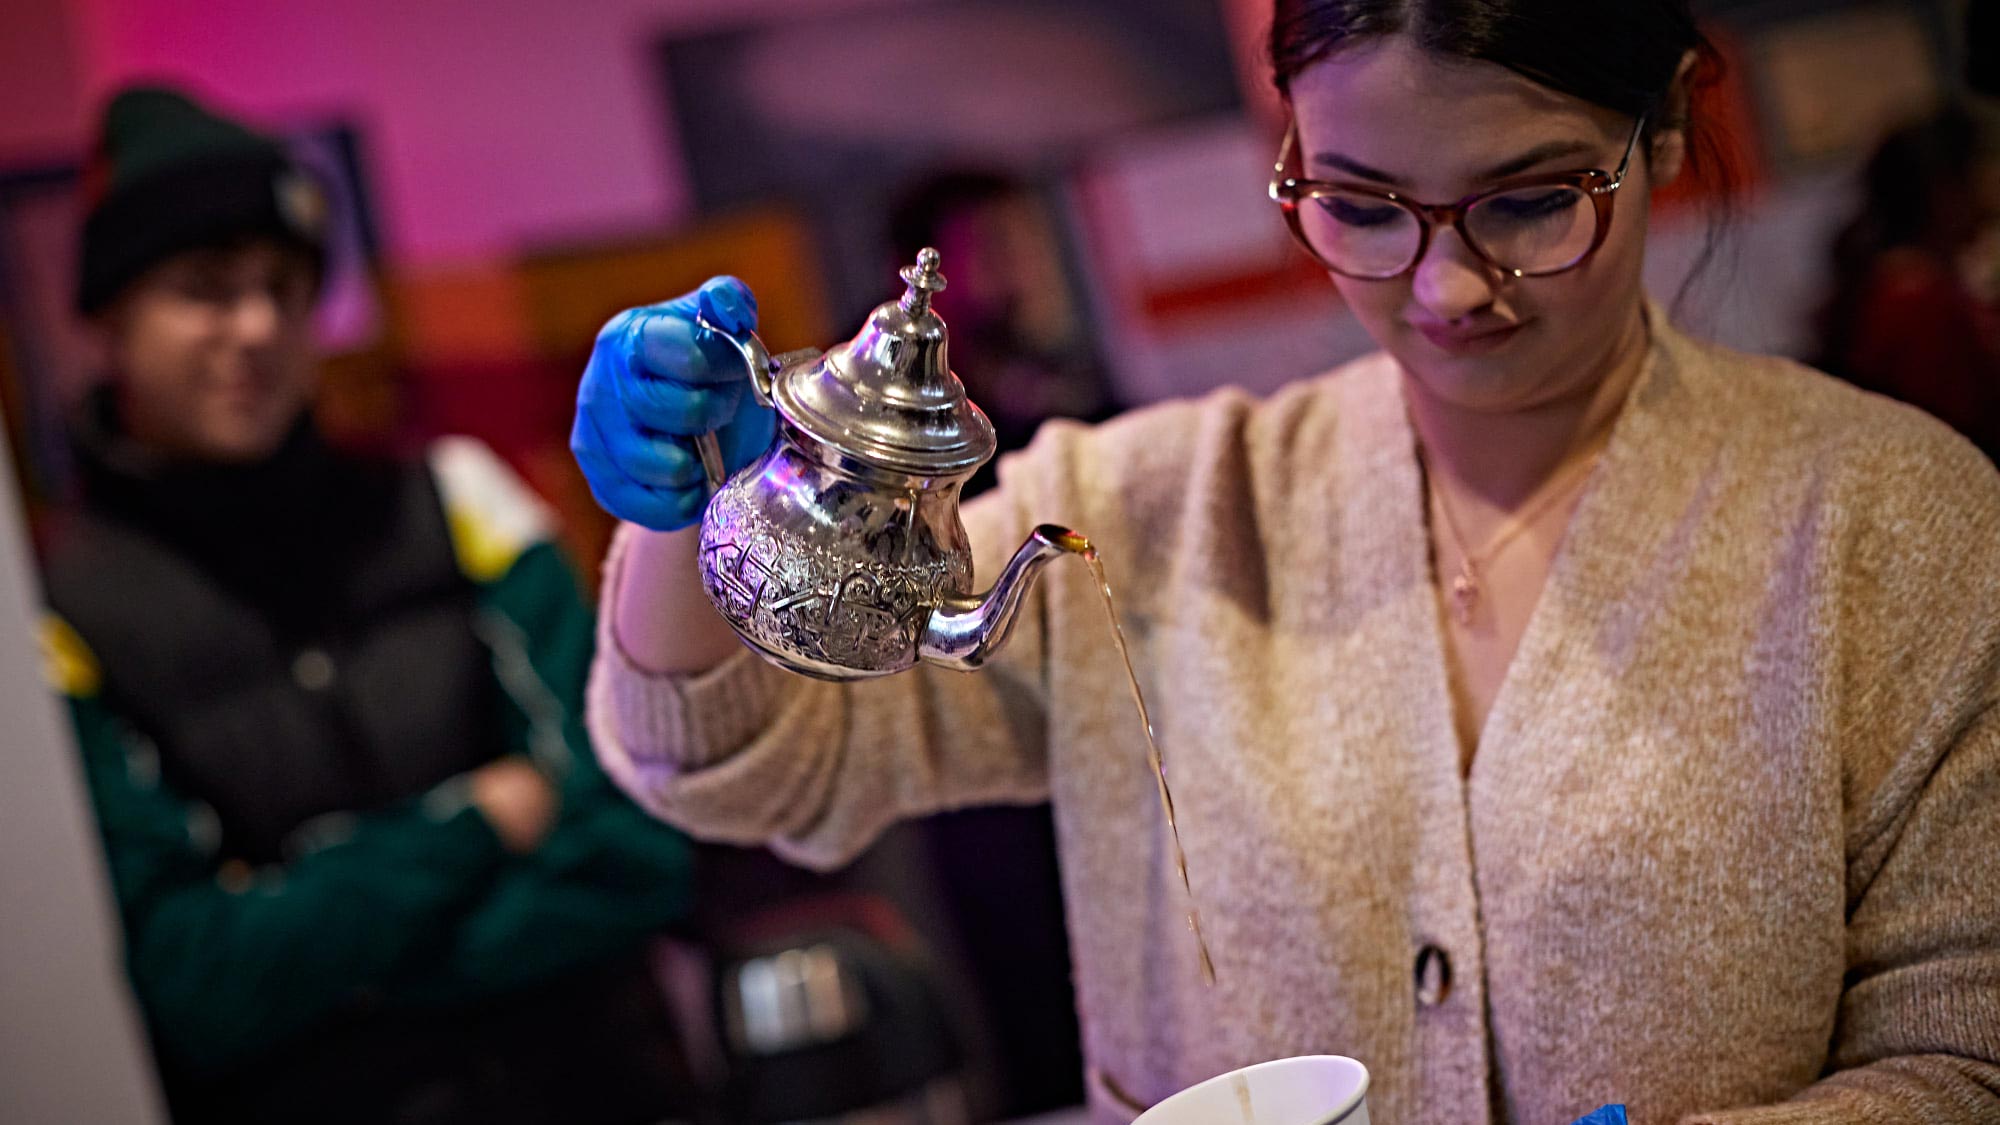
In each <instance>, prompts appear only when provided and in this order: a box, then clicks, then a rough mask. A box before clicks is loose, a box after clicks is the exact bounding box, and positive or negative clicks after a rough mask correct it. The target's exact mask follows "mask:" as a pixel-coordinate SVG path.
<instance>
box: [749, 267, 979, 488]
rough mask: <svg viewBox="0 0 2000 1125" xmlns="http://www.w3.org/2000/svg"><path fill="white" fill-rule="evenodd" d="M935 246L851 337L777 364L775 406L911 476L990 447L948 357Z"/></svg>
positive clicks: (929, 473)
mask: <svg viewBox="0 0 2000 1125" xmlns="http://www.w3.org/2000/svg"><path fill="white" fill-rule="evenodd" d="M939 261H940V257H939V255H938V252H937V251H936V250H932V249H928V248H926V249H924V250H923V251H921V252H920V253H918V254H917V264H916V265H914V266H907V267H905V268H904V269H903V271H902V277H903V280H904V281H905V282H907V283H909V289H908V290H907V291H906V292H905V293H904V294H903V296H902V299H901V300H897V301H890V302H888V303H886V304H883V305H879V306H877V307H876V309H875V311H874V312H873V313H872V314H870V316H869V317H868V323H867V325H866V326H864V327H863V328H862V329H861V332H860V333H859V334H858V335H856V336H855V337H854V338H853V339H852V340H849V341H848V342H846V343H844V344H841V345H839V346H838V347H836V348H834V349H833V350H832V351H829V352H828V353H826V355H825V356H823V357H821V358H820V359H819V360H818V361H817V362H815V363H810V364H805V365H802V366H799V367H796V368H792V369H789V370H786V371H781V372H779V374H778V376H777V377H776V380H775V385H774V386H773V388H772V398H773V399H774V400H775V401H776V403H777V407H778V409H779V410H780V411H781V412H782V413H783V414H784V415H785V417H786V418H787V419H789V420H790V421H791V422H792V424H793V425H795V426H797V427H798V428H800V429H801V430H804V431H805V432H806V433H807V434H808V435H809V436H811V437H812V438H814V439H815V440H817V441H819V442H821V443H823V444H825V445H828V446H831V447H833V448H834V449H837V450H840V451H841V452H843V453H846V454H848V455H849V456H852V457H854V458H856V459H857V460H861V461H864V462H868V463H870V464H875V465H880V466H881V467H883V468H886V469H891V470H894V471H897V472H902V473H908V474H910V475H912V476H923V477H952V476H962V475H970V474H971V473H972V471H973V470H975V469H977V468H978V467H979V466H980V465H982V464H984V463H985V462H986V459H987V458H989V457H991V456H993V450H994V448H995V442H994V437H993V424H992V423H991V422H989V421H987V419H986V415H985V414H983V413H981V411H980V409H979V408H978V407H977V406H974V405H973V404H972V400H970V399H968V398H966V397H965V386H964V384H962V383H960V382H959V381H958V376H956V375H953V374H952V373H951V369H950V367H949V366H948V365H947V363H946V361H945V325H944V321H943V320H942V319H941V318H939V316H938V315H937V313H936V312H934V311H932V310H931V294H933V293H936V292H938V291H939V290H941V289H943V288H944V287H945V279H944V275H943V274H941V273H939V272H938V265H939Z"/></svg>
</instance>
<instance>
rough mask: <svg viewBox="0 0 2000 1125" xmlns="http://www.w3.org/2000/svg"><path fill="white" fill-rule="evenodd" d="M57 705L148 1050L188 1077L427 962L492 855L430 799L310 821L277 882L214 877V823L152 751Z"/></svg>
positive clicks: (110, 715)
mask: <svg viewBox="0 0 2000 1125" xmlns="http://www.w3.org/2000/svg"><path fill="white" fill-rule="evenodd" d="M69 702H70V712H71V717H72V720H73V722H74V724H75V728H76V733H77V738H78V743H79V745H80V748H81V751H82V754H83V760H84V766H85V774H86V777H87V780H88V783H89V788H90V793H91V799H92V802H93V804H94V806H95V811H96V814H97V822H98V827H99V830H100V832H101V833H102V837H103V840H104V848H105V856H106V860H107V862H108V864H109V866H110V870H111V877H112V883H113V887H114V891H115V893H116V897H117V903H118V908H119V913H120V916H121V919H122V921H123V924H124V929H125V938H126V958H127V965H128V969H129V972H130V976H131V979H132V982H133V986H134V988H135V989H136V991H137V993H138V995H139V999H140V1001H141V1004H142V1005H143V1007H144V1008H145V1011H146V1013H147V1016H148V1018H149V1021H150V1023H151V1026H152V1028H153V1033H154V1037H155V1040H156V1043H157V1044H158V1046H159V1048H160V1049H161V1050H162V1051H163V1052H166V1053H170V1054H171V1055H173V1056H174V1057H175V1058H176V1060H177V1061H179V1062H181V1063H183V1064H185V1065H187V1066H190V1067H192V1068H194V1069H196V1070H200V1071H208V1072H215V1071H222V1070H227V1069H230V1068H232V1067H234V1066H236V1065H239V1064H241V1063H244V1062H246V1061H249V1060H250V1059H252V1058H253V1057H254V1056H255V1055H256V1054H258V1053H259V1052H260V1051H261V1050H263V1049H265V1048H267V1047H270V1046H274V1045H276V1044H278V1043H281V1042H282V1041H284V1040H285V1039H287V1038H290V1037H292V1036H295V1035H297V1034H299V1033H301V1032H303V1031H305V1030H307V1029H309V1028H311V1027H312V1026H314V1025H315V1024H317V1023H319V1022H321V1021H322V1020H324V1019H325V1018H326V1017H328V1016H329V1015H331V1014H332V1013H334V1012H336V1011H338V1010H339V1009H341V1008H342V1007H344V1006H346V1005H348V1004H351V1003H354V1002H355V1001H357V1000H358V999H359V998H361V997H363V996H365V995H367V994H368V993H370V992H372V991H376V990H381V989H386V988H389V987H391V986H392V985H393V982H394V981H395V979H396V978H397V977H398V976H399V975H401V974H403V973H405V972H407V971H408V970H409V969H410V968H411V967H412V966H414V965H416V964H418V963H420V962H422V961H425V960H430V959H434V958H435V957H437V956H438V950H439V949H440V948H441V947H443V946H444V945H446V944H447V943H448V942H449V940H450V938H451V935H452V934H453V932H454V929H453V923H454V922H455V921H456V919H457V918H458V916H459V915H460V914H462V913H463V912H464V910H465V909H466V908H467V904H468V903H469V902H470V901H471V900H473V899H475V898H477V897H478V896H479V895H480V894H482V893H483V892H484V891H485V889H486V887H487V886H488V884H489V878H490V875H491V874H492V872H493V870H494V869H495V867H496V866H497V864H498V863H499V861H500V857H501V855H502V854H503V853H502V851H501V849H500V847H499V842H498V840H497V839H496V838H495V837H494V835H493V831H492V829H491V828H490V827H489V826H488V825H487V823H486V821H485V819H484V818H483V817H482V816H480V815H479V813H478V812H477V811H476V810H474V809H473V808H472V807H471V806H470V805H468V804H467V803H466V802H465V800H464V799H463V797H462V796H461V795H460V794H459V793H458V792H457V791H455V790H454V789H451V788H444V787H441V788H440V789H438V790H434V791H432V793H430V794H429V795H427V796H426V797H424V798H422V799H420V800H418V801H414V802H411V803H409V804H407V805H405V806H403V807H400V808H395V809H390V810H384V811H381V812H376V813H370V814H366V815H357V816H353V817H342V818H339V819H338V820H323V821H321V822H316V823H315V825H314V827H315V828H316V831H314V832H312V833H310V834H309V835H310V836H311V837H312V838H313V839H314V840H315V841H316V842H315V843H314V844H313V845H311V846H309V847H308V848H307V850H305V851H304V853H303V854H302V855H300V857H299V858H298V859H297V860H295V861H294V862H292V863H290V864H288V865H286V866H285V867H283V868H281V869H279V868H273V869H266V870H263V871H251V870H249V869H248V868H246V867H243V866H242V865H240V864H231V863H227V862H225V861H224V858H223V857H222V856H220V855H218V854H217V852H216V850H215V844H214V840H215V836H216V830H215V828H214V814H213V813H212V812H211V811H209V810H208V809H207V808H206V806H203V805H200V804H197V803H195V802H191V801H188V800H185V799H183V798H182V797H181V796H180V795H178V794H176V793H175V792H174V791H173V790H172V789H171V788H170V787H169V786H168V785H167V784H166V783H164V782H163V781H162V780H161V778H160V770H159V757H158V753H157V751H156V750H155V749H153V747H152V744H151V742H150V741H149V740H148V739H147V738H146V737H145V736H144V735H143V734H141V733H140V732H138V731H136V730H134V729H132V728H131V727H130V726H129V725H128V724H127V723H125V722H124V721H123V720H122V719H121V718H120V717H119V716H118V715H117V714H116V713H115V712H114V711H113V710H112V709H111V708H110V707H109V706H107V705H106V704H105V703H104V701H103V700H101V699H100V698H98V697H96V696H95V695H86V694H75V693H71V694H70V696H69Z"/></svg>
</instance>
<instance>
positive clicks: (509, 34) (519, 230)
mask: <svg viewBox="0 0 2000 1125" xmlns="http://www.w3.org/2000/svg"><path fill="white" fill-rule="evenodd" d="M883 2H885V0H756V2H755V3H754V4H753V3H752V2H750V0H420V2H413V0H203V2H202V3H188V2H187V0H63V2H62V3H60V4H47V3H37V2H35V0H30V2H29V3H28V4H26V5H22V4H0V9H6V14H5V15H0V106H4V107H5V108H4V109H0V159H9V158H15V159H18V158H19V156H20V155H21V154H22V153H24V152H27V151H29V150H34V151H37V152H44V153H45V152H48V151H51V150H54V151H62V150H64V149H69V150H72V151H73V150H74V149H76V148H78V147H81V144H82V143H83V141H82V137H83V135H84V133H85V131H86V129H87V125H86V124H85V122H86V121H87V118H88V114H89V112H90V111H91V110H93V109H94V107H95V106H96V105H97V104H98V101H99V99H100V98H101V96H102V94H103V92H104V91H105V90H107V89H109V88H111V87H113V86H115V85H117V84H118V83H121V82H124V81H128V80H131V79H133V78H142V77H157V78H165V79H171V80H174V81H177V82H181V83H184V84H187V85H189V86H191V87H193V88H195V89H196V90H198V91H200V92H203V93H205V94H207V95H208V96H210V97H212V98H214V99H216V100H217V101H219V102H221V103H222V104H224V105H227V106H229V107H232V108H234V109H237V110H239V111H242V112H245V113H248V114H252V115H257V116H262V117H265V118H266V119H270V120H282V119H286V118H290V117H297V116H308V117H310V116H323V115H338V116H341V117H345V118H350V119H353V120H355V121H357V122H358V123H359V124H360V125H361V126H362V127H363V128H364V130H365V133H366V139H367V144H368V156H369V158H370V159H371V161H372V169H371V170H372V173H373V177H374V184H375V187H376V190H377V194H378V198H377V200H376V203H377V206H378V208H379V210H380V216H379V217H380V219H381V222H382V225H383V227H384V233H385V235H386V236H387V238H388V240H389V243H390V245H391V247H392V248H393V251H394V252H395V254H396V255H397V256H398V258H399V259H400V260H401V261H402V262H403V263H404V264H406V265H418V266H423V265H433V264H449V263H453V262H459V261H465V260H471V259H481V258H490V257H493V256H495V255H498V254H504V253H506V252H508V251H509V250H511V249H513V248H515V247H518V246H520V245H521V244H523V243H526V242H534V241H541V240H548V239H557V238H563V237H567V236H574V235H580V234H590V233H600V232H619V231H629V230H634V229H655V228H657V227H658V226H660V225H661V224H662V223H663V222H670V221H672V220H673V219H674V218H675V217H676V216H678V215H680V214H681V213H682V211H683V209H684V208H685V207H686V205H687V190H686V185H685V182H684V178H683V176H682V175H681V173H680V171H679V169H678V168H677V167H675V166H674V157H673V154H672V153H673V149H672V146H671V145H670V144H667V143H663V140H662V138H665V137H668V136H669V133H668V132H667V130H668V129H670V128H671V123H670V122H669V121H667V120H664V119H663V113H664V106H665V102H664V93H663V91H662V90H661V89H660V83H659V82H658V81H657V80H656V76H655V73H654V71H653V69H652V63H651V60H650V59H649V57H648V56H649V52H650V50H651V44H652V42H653V40H654V39H656V38H657V36H658V35H659V34H660V33H661V32H663V31H665V30H668V29H674V28H688V27H697V26H701V25H704V24H715V23H720V22H722V21H726V20H731V19H736V18H741V17H742V16H743V15H744V13H745V11H746V9H753V8H754V10H755V13H756V15H757V16H759V17H760V18H761V17H767V16H768V15H770V14H772V13H774V12H775V13H783V12H788V11H806V10H824V9H827V8H832V7H840V6H858V5H861V4H868V3H875V4H879V3H883ZM886 2H903V3H920V2H923V0H886ZM1228 4H1229V7H1230V10H1231V14H1232V18H1233V21H1234V22H1235V23H1236V25H1237V26H1238V28H1239V31H1240V32H1241V34H1240V35H1239V43H1240V44H1241V45H1242V47H1243V50H1242V51H1241V52H1239V54H1240V56H1241V57H1242V58H1243V60H1244V64H1245V66H1246V67H1254V65H1255V63H1254V57H1255V49H1254V38H1255V36H1256V34H1257V33H1258V31H1259V30H1261V24H1262V21H1263V20H1264V19H1265V18H1267V17H1266V16H1265V15H1264V13H1265V12H1266V11H1267V10H1268V0H1228ZM15 9H21V10H19V11H16V10H15Z"/></svg>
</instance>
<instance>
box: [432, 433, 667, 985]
mask: <svg viewBox="0 0 2000 1125" xmlns="http://www.w3.org/2000/svg"><path fill="white" fill-rule="evenodd" d="M489 456H490V455H489ZM488 471H490V470H488ZM490 487H491V486H490V485H489V488H490ZM444 491H445V494H446V497H447V507H448V508H451V509H454V510H452V511H451V521H452V524H453V526H454V529H455V533H456V534H457V535H458V536H459V539H460V555H461V560H462V562H464V563H465V565H466V570H467V573H468V574H470V575H471V576H472V577H473V578H474V579H475V580H477V581H479V585H480V591H481V595H480V614H479V620H478V628H479V632H480V635H481V637H482V639H483V640H484V641H485V642H486V645H487V647H488V649H489V650H490V651H491V653H492V657H493V667H494V671H495V673H496V675H497V678H498V679H499V681H500V685H501V687H502V689H503V690H502V692H501V693H500V694H501V697H502V706H503V708H504V713H503V715H502V721H503V726H504V729H505V731H506V735H507V739H508V742H509V745H510V747H511V749H512V750H514V751H515V752H518V753H523V754H526V755H528V756H530V757H532V758H533V759H534V760H535V761H536V762H537V764H539V765H540V766H541V767H542V768H543V770H544V771H546V772H547V773H548V774H549V775H550V776H551V777H553V778H555V779H557V780H558V783H559V785H560V788H561V794H562V812H561V815H560V818H559V820H558V821H557V824H556V826H555V828H554V830H553V831H552V832H551V833H550V835H549V838H548V839H547V840H546V841H545V842H544V843H543V844H542V846H541V848H540V849H538V850H537V851H536V852H535V853H534V854H533V855H531V856H528V857H526V858H524V859H519V860H514V861H512V862H510V863H509V864H508V865H507V867H506V868H505V869H504V870H503V872H502V873H501V875H500V876H499V878H498V880H497V881H496V883H495V884H494V886H493V888H492V890H491V891H490V892H489V893H488V894H487V895H486V897H485V898H484V899H482V900H481V902H480V903H479V905H478V906H477V907H476V908H475V909H474V910H473V911H472V912H471V913H470V914H469V915H468V916H467V917H466V918H465V920H464V921H463V922H462V924H461V925H460V926H459V927H458V930H457V932H456V936H455V938H454V941H453V945H452V948H451V952H450V955H449V965H448V970H447V971H446V972H445V973H443V974H441V975H440V976H439V977H437V978H435V979H433V980H430V981H427V982H425V983H424V984H423V986H422V987H421V988H413V989H411V990H410V991H408V992H406V993H404V994H403V995H404V997H405V998H406V999H409V1000H412V1001H419V1002H447V1001H451V1000H456V999H463V998H468V997H471V996H476V995H482V994H487V993H491V992H497V991H501V990H504V989H506V988H510V987H513V986H516V985H521V984H526V983H529V982H532V981H534V980H537V979H540V978H543V977H547V976H549V975H552V974H555V973H558V972H560V971H562V970H564V969H566V968H569V967H572V966H576V965H581V964H583V963H586V962H589V961H592V960H596V959H598V958H601V957H604V956H607V955H609V954H612V953H615V952H617V951H619V950H622V949H629V948H632V947H633V946H634V945H635V944H636V943H638V942H640V941H642V940H644V938H645V937H646V936H647V935H649V934H655V933H659V932H660V931H662V930H663V929H665V928H666V927H668V926H669V925H671V924H672V923H674V922H676V921H678V920H679V919H681V918H683V917H685V915H686V913H687V910H688V905H689V902H690V900H691V898H692V891H693V888H692V882H693V875H692V861H691V849H690V847H689V845H688V842H687V839H686V837H684V836H683V835H681V834H680V833H679V832H678V831H676V830H675V829H673V828H670V827H668V826H667V825H665V824H663V823H661V822H660V821H658V820H655V819H654V818H652V817H651V816H648V815H647V814H646V813H645V812H643V811H642V810H640V809H639V808H638V807H637V806H635V805H634V804H632V803H631V801H630V800H629V799H628V798H626V797H625V795H624V794H623V793H622V792H621V791H619V790H618V789H617V787H616V786H614V785H612V784H611V782H610V781H609V780H608V779H607V778H606V777H605V776H604V773H603V772H602V770H600V769H599V768H598V765H597V760H596V756H595V755H594V754H593V752H592V751H591V748H590V744H589V740H588V737H587V735H586V734H585V732H584V717H583V696H584V682H585V679H586V677H587V676H588V675H589V670H590V660H591V653H592V647H593V644H594V640H595V623H594V617H593V614H592V610H591V608H590V606H589V605H588V604H587V603H586V602H585V600H584V598H583V596H582V594H581V592H580V591H579V590H578V589H577V584H576V580H575V576H574V574H573V573H572V572H571V570H570V567H569V564H568V562H567V561H566V560H565V558H564V557H563V555H562V554H561V552H560V551H559V550H558V549H557V548H556V546H555V545H554V544H553V543H552V542H550V541H549V540H548V539H547V538H545V537H542V536H540V535H532V536H526V535H523V536H518V537H517V542H516V548H515V550H506V549H505V548H504V542H505V539H504V536H505V535H506V528H505V525H504V522H503V521H501V520H499V519H493V518H486V519H485V522H484V529H483V530H482V525H481V520H482V515H481V509H480V508H477V507H472V506H470V505H466V504H462V503H461V504H458V505H453V504H452V500H451V498H452V495H453V489H452V488H451V487H450V481H449V479H447V480H446V488H445V490H444ZM459 491H460V494H461V495H463V494H464V492H465V491H467V490H464V489H461V490H459ZM484 508H485V510H486V511H488V512H490V511H492V509H493V505H492V504H491V502H489V503H488V504H487V505H485V506H484Z"/></svg>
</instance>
